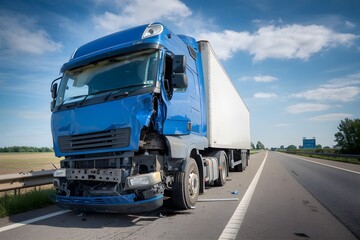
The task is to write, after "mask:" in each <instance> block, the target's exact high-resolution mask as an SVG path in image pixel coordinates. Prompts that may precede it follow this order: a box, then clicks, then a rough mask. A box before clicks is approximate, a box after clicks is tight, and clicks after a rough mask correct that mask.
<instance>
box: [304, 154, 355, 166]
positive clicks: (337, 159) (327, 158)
mask: <svg viewBox="0 0 360 240" xmlns="http://www.w3.org/2000/svg"><path fill="white" fill-rule="evenodd" d="M297 155H301V156H305V157H312V158H320V159H325V160H330V161H337V162H344V163H352V164H360V161H359V160H358V159H356V158H344V157H328V156H321V155H312V154H311V153H301V154H297Z"/></svg>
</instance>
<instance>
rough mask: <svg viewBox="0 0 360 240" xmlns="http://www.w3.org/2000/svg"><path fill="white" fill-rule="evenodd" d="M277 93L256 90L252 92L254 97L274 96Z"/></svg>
mask: <svg viewBox="0 0 360 240" xmlns="http://www.w3.org/2000/svg"><path fill="white" fill-rule="evenodd" d="M276 97H277V95H276V94H275V93H264V92H258V93H255V94H254V98H276Z"/></svg>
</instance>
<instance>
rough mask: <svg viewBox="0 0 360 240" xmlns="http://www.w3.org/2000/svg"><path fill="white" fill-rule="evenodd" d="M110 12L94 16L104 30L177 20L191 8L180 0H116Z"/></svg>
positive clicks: (189, 11)
mask: <svg viewBox="0 0 360 240" xmlns="http://www.w3.org/2000/svg"><path fill="white" fill-rule="evenodd" d="M114 8H115V9H114V10H113V11H112V12H109V11H106V12H105V13H104V14H102V15H98V16H95V17H94V22H95V24H96V26H97V27H98V28H100V29H104V30H105V31H106V32H116V31H119V30H122V29H125V28H128V27H132V26H137V25H141V24H146V23H151V22H154V21H159V20H167V21H171V22H175V23H176V22H179V21H180V20H182V19H184V18H186V17H188V16H190V15H191V14H192V12H191V10H190V9H189V8H188V7H187V6H186V5H185V4H184V3H182V2H181V1H180V0H153V1H149V0H133V1H131V0H125V1H124V0H118V1H116V2H115V5H114Z"/></svg>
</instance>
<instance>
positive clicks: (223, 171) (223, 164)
mask: <svg viewBox="0 0 360 240" xmlns="http://www.w3.org/2000/svg"><path fill="white" fill-rule="evenodd" d="M216 157H217V159H219V162H220V166H219V167H220V168H219V179H217V180H216V181H215V185H216V186H224V185H225V183H226V177H227V172H228V165H227V161H226V154H225V152H224V151H220V152H218V153H217V154H216Z"/></svg>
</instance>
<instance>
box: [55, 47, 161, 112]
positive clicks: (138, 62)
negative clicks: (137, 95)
mask: <svg viewBox="0 0 360 240" xmlns="http://www.w3.org/2000/svg"><path fill="white" fill-rule="evenodd" d="M159 56H160V54H159V51H158V50H147V51H143V52H138V53H133V54H129V55H126V56H120V57H115V58H111V59H106V60H103V61H99V62H96V63H92V64H89V65H87V66H84V67H81V68H76V69H73V70H69V71H66V72H65V73H64V75H63V77H62V79H61V83H60V87H59V91H58V95H57V99H56V106H61V105H63V104H67V103H74V102H79V101H80V102H81V101H84V100H86V99H91V98H92V97H95V96H101V94H100V93H104V92H109V93H110V94H112V93H113V92H115V90H116V94H119V93H121V92H124V93H126V94H125V95H127V94H128V93H129V92H134V91H136V90H139V89H142V88H148V89H149V91H151V89H152V88H151V87H153V86H154V85H155V82H156V79H157V75H158V63H159ZM90 96H92V97H90ZM106 99H108V98H106Z"/></svg>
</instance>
